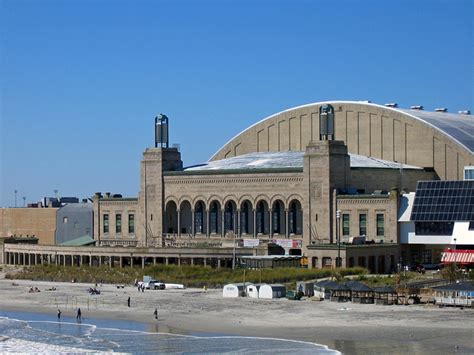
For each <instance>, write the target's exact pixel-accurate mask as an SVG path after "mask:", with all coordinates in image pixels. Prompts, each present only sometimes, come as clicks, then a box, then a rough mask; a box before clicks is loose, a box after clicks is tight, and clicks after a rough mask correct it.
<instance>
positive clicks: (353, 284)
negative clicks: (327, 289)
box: [346, 281, 374, 303]
mask: <svg viewBox="0 0 474 355" xmlns="http://www.w3.org/2000/svg"><path fill="white" fill-rule="evenodd" d="M346 286H347V287H348V288H349V290H351V301H352V302H353V303H374V291H373V290H372V289H371V288H370V287H369V286H367V285H366V284H363V283H362V282H359V281H348V282H346Z"/></svg>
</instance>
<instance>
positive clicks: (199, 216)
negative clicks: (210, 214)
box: [194, 202, 204, 234]
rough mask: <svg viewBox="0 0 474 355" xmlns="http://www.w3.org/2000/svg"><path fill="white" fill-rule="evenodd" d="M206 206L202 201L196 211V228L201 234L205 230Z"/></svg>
mask: <svg viewBox="0 0 474 355" xmlns="http://www.w3.org/2000/svg"><path fill="white" fill-rule="evenodd" d="M203 215H204V207H203V205H202V203H201V202H198V204H197V206H196V211H195V212H194V228H195V233H196V234H201V233H202V231H203V229H204V228H203V224H204V220H203V219H204V218H203V217H204V216H203Z"/></svg>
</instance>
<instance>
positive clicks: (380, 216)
mask: <svg viewBox="0 0 474 355" xmlns="http://www.w3.org/2000/svg"><path fill="white" fill-rule="evenodd" d="M382 235H385V230H384V215H383V214H382V213H377V236H382Z"/></svg>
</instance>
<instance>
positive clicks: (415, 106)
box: [410, 105, 424, 110]
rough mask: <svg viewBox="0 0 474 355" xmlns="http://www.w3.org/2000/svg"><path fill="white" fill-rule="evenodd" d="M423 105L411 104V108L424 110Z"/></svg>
mask: <svg viewBox="0 0 474 355" xmlns="http://www.w3.org/2000/svg"><path fill="white" fill-rule="evenodd" d="M423 109H424V108H423V106H421V105H414V106H410V110H423Z"/></svg>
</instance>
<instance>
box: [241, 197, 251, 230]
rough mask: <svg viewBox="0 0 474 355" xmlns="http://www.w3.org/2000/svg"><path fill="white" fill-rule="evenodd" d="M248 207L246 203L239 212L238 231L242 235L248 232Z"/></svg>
mask: <svg viewBox="0 0 474 355" xmlns="http://www.w3.org/2000/svg"><path fill="white" fill-rule="evenodd" d="M248 222H249V205H248V203H247V202H245V203H244V205H243V208H242V210H241V211H240V231H241V232H242V233H243V234H247V233H248V232H249V223H248Z"/></svg>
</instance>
